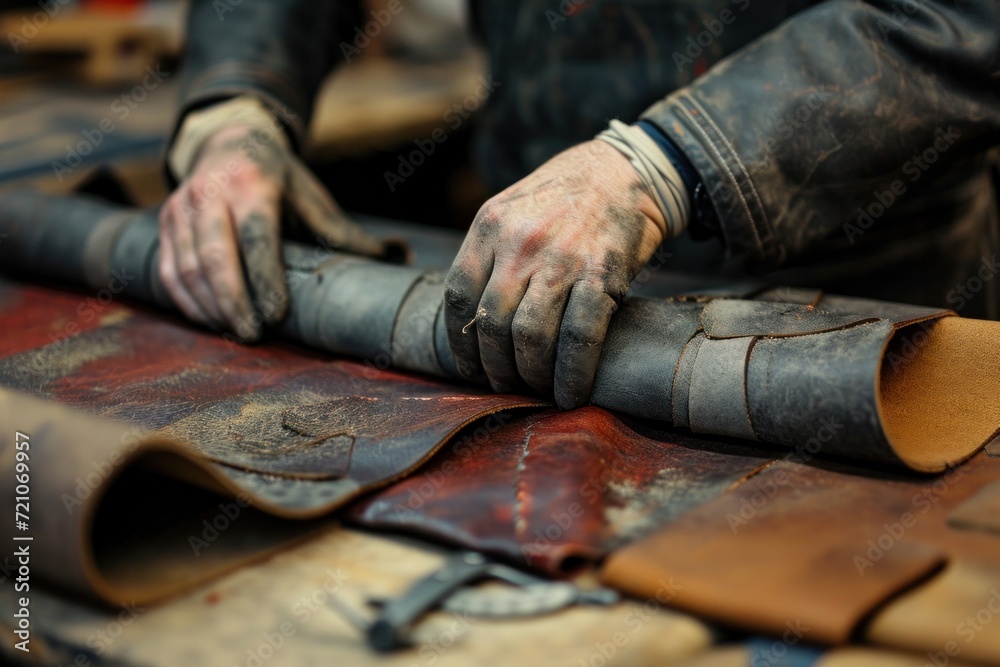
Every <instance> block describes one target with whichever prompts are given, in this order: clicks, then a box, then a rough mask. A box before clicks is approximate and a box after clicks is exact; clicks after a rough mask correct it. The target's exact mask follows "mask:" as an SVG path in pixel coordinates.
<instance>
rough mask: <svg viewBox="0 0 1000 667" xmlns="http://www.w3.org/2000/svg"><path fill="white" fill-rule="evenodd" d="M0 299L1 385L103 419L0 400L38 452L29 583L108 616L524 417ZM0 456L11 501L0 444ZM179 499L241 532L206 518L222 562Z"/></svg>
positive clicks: (45, 293) (354, 368) (479, 395)
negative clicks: (38, 548)
mask: <svg viewBox="0 0 1000 667" xmlns="http://www.w3.org/2000/svg"><path fill="white" fill-rule="evenodd" d="M0 298H2V301H0V328H2V329H3V330H4V331H5V334H6V335H5V336H4V338H3V341H2V343H0V353H2V354H3V355H5V356H4V358H3V359H0V384H2V385H3V386H4V387H6V388H7V389H8V390H16V391H17V392H24V393H30V394H34V396H36V397H38V398H41V399H48V401H54V402H55V403H59V404H62V405H64V406H74V407H77V408H82V409H83V410H86V411H87V412H89V413H91V414H92V415H96V416H100V417H102V418H104V419H94V418H91V417H89V416H88V415H84V414H82V413H78V412H76V411H72V410H67V409H66V408H64V407H60V406H59V405H55V404H54V403H52V402H38V401H34V400H31V399H29V398H27V397H26V396H23V395H22V394H18V393H14V392H10V391H5V392H4V393H3V395H2V401H0V405H2V406H3V411H2V419H0V422H2V423H0V428H2V429H3V431H4V432H5V433H8V434H13V433H14V432H15V431H20V432H23V433H27V434H28V435H31V436H32V437H33V438H34V441H35V442H37V445H35V448H34V449H33V450H32V461H33V466H32V471H34V475H33V477H32V500H33V501H34V503H35V505H34V512H33V513H32V515H33V517H35V519H34V521H33V523H32V530H33V531H37V532H34V534H35V535H36V540H37V542H38V543H39V544H48V545H50V547H49V548H50V549H53V547H54V546H55V545H60V548H58V549H53V550H52V551H51V552H50V553H49V555H48V556H46V557H45V558H44V559H43V560H42V561H41V562H42V563H43V564H42V565H41V566H40V567H38V568H37V569H36V570H35V572H36V573H38V574H39V575H40V576H41V577H43V578H44V579H47V580H48V581H50V582H52V583H55V584H57V585H59V586H62V587H63V588H66V589H69V590H72V591H74V592H76V593H79V594H83V595H89V596H93V597H98V598H101V599H103V600H105V601H107V602H112V603H113V602H117V601H120V600H121V599H124V597H125V596H131V597H135V598H136V599H137V600H143V601H147V602H148V601H152V600H156V599H160V598H162V597H165V596H169V595H171V594H173V593H176V592H177V591H179V590H181V589H183V588H185V587H188V586H191V585H193V584H194V583H196V582H198V581H202V580H204V579H205V578H206V577H211V576H215V575H217V574H218V573H220V572H222V571H225V570H226V569H229V568H231V567H234V566H235V565H237V564H238V563H240V562H244V561H246V560H247V559H252V558H254V557H260V556H261V555H262V554H265V553H268V552H270V551H271V550H273V548H274V546H275V545H277V544H281V543H283V542H285V543H287V541H288V540H287V539H286V538H287V537H288V535H289V534H291V535H295V536H299V535H301V533H302V531H303V527H302V526H300V525H297V524H289V525H284V522H280V521H278V520H276V519H270V518H268V519H265V518H264V517H265V516H266V515H267V514H269V515H273V516H276V517H284V518H292V517H294V518H300V519H306V518H310V517H318V516H323V515H325V514H328V513H329V512H330V511H332V510H334V509H336V508H338V507H340V506H342V505H343V504H344V503H346V502H347V501H349V500H351V499H353V498H355V497H357V496H358V495H359V494H361V493H362V492H364V491H366V490H368V489H371V488H375V487H377V486H379V485H384V484H386V483H389V482H391V481H393V480H395V479H397V478H399V477H401V476H403V475H405V474H407V473H408V472H410V471H411V470H412V469H414V468H415V467H417V466H419V465H420V464H422V463H423V462H424V461H426V460H427V459H428V458H429V457H430V456H431V455H432V454H433V453H434V452H435V451H436V450H437V448H439V447H440V446H441V445H442V444H443V443H445V442H447V441H448V439H449V438H451V437H452V435H453V434H454V433H456V432H457V431H459V430H461V429H462V427H464V426H465V425H467V424H469V423H472V422H474V421H476V420H478V419H480V418H482V417H484V416H486V415H489V414H492V413H496V412H499V411H504V410H514V409H518V408H526V407H532V406H538V405H540V403H539V402H538V401H534V400H532V399H525V398H523V397H516V396H501V395H495V394H492V393H488V392H484V391H481V390H478V389H475V388H462V387H456V386H454V385H451V384H444V383H441V382H436V381H433V380H428V379H425V378H420V377H416V376H404V375H400V374H397V373H392V372H387V371H381V370H378V369H377V368H374V367H370V366H365V365H364V364H361V363H356V362H351V361H341V360H331V359H328V358H321V357H318V356H316V355H314V354H312V353H310V352H307V351H302V350H297V349H294V348H292V347H290V346H287V345H284V344H272V345H266V346H260V347H257V348H249V347H245V346H241V345H234V344H231V343H229V342H227V341H226V340H224V339H223V338H221V337H219V336H215V335H211V334H206V333H199V332H196V331H193V330H191V329H190V328H188V327H185V326H179V325H176V324H172V323H170V322H168V321H164V320H163V319H162V318H161V317H157V316H152V315H149V314H146V313H143V312H141V311H138V310H133V309H130V308H125V307H123V306H119V305H106V306H105V305H104V304H101V303H99V302H97V301H95V300H93V299H91V300H90V301H88V297H84V296H80V295H75V294H70V293H62V292H54V291H52V290H49V289H46V288H41V287H26V286H17V285H14V284H11V283H4V284H3V286H2V292H0ZM112 420H114V421H112ZM2 451H3V457H2V468H3V475H4V477H3V484H4V489H5V491H6V493H5V497H6V496H10V497H11V498H12V496H13V488H12V486H11V480H13V477H14V475H13V466H14V464H15V461H14V442H13V439H12V438H4V440H3V450H2ZM126 472H127V473H128V474H123V473H126ZM164 477H167V478H169V479H164ZM178 482H181V484H180V485H179V484H178ZM191 484H193V485H195V487H200V488H202V489H205V490H208V491H210V492H212V493H221V494H223V495H224V496H225V497H227V499H228V500H231V499H233V498H238V499H242V501H241V503H239V504H238V508H244V509H237V510H234V511H236V512H237V513H238V514H242V515H243V516H246V515H248V514H251V513H252V514H253V515H254V516H255V517H256V519H254V520H253V521H250V520H246V521H235V520H234V521H231V522H227V521H225V520H224V519H222V520H220V523H232V525H233V526H234V527H238V528H233V529H231V530H230V531H229V532H228V533H227V534H226V537H225V539H220V540H219V544H225V545H228V547H229V548H226V547H219V546H217V545H216V544H215V543H212V547H213V548H211V549H205V550H200V549H197V548H195V547H196V546H197V539H195V541H194V542H192V540H191V538H199V537H203V534H204V533H205V531H206V530H207V527H206V526H203V525H202V523H201V521H203V520H208V521H209V523H211V522H212V521H213V520H215V519H216V518H217V515H218V514H219V512H220V511H223V510H221V509H220V507H222V505H225V506H226V508H229V505H226V503H224V502H223V503H222V505H220V502H222V501H221V500H220V499H219V498H216V497H215V496H212V495H208V496H205V495H204V494H202V495H198V493H199V492H198V491H197V488H195V489H193V490H192V489H191V487H190V486H189V485H191ZM148 489H155V490H156V492H155V493H152V492H149V491H148ZM190 496H196V497H197V501H193V500H192V501H191V502H187V500H190V498H189V497H190ZM106 499H107V500H106ZM105 500H106V502H105ZM175 501H176V502H175ZM227 502H228V501H227ZM230 504H231V503H230ZM10 506H13V504H11V505H10ZM245 508H252V509H253V510H254V511H253V512H249V511H247V510H246V509H245ZM206 509H207V511H208V515H206V516H203V514H204V513H205V511H206ZM229 509H231V508H229ZM223 513H224V512H223ZM102 517H103V518H102ZM261 522H264V523H266V530H264V531H263V532H260V531H256V530H252V527H253V526H255V525H258V524H260V523H261ZM117 524H121V526H122V528H121V529H119V530H115V529H113V526H114V525H117ZM243 530H246V531H248V535H247V536H245V537H240V536H238V535H237V533H240V532H242V531H243ZM209 533H211V531H210V530H209ZM251 535H257V536H258V538H255V539H251ZM67 536H73V537H72V539H67ZM193 545H194V546H193ZM202 552H204V554H208V556H207V557H206V556H204V555H203V553H202ZM37 562H38V561H36V563H37Z"/></svg>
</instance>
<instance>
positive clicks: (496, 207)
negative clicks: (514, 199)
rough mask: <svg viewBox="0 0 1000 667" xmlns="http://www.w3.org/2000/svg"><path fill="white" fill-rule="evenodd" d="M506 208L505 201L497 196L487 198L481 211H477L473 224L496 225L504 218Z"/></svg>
mask: <svg viewBox="0 0 1000 667" xmlns="http://www.w3.org/2000/svg"><path fill="white" fill-rule="evenodd" d="M505 208H506V207H505V206H504V204H503V202H502V201H501V200H500V199H498V198H497V197H493V198H491V199H489V200H487V201H486V203H485V204H483V205H482V207H480V209H479V212H478V213H476V217H475V219H474V220H473V225H474V226H481V227H494V226H496V225H498V224H499V223H500V222H501V220H503V216H504V209H505Z"/></svg>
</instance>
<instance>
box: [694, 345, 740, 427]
mask: <svg viewBox="0 0 1000 667" xmlns="http://www.w3.org/2000/svg"><path fill="white" fill-rule="evenodd" d="M754 340H755V339H754V338H732V339H728V340H708V339H706V340H705V342H704V343H702V345H701V347H699V348H698V356H697V357H696V359H695V363H694V371H693V372H692V374H691V388H690V390H689V397H688V421H689V422H690V423H691V430H692V431H694V432H695V433H711V434H712V435H726V436H730V437H733V438H743V439H745V440H756V439H757V435H756V434H755V433H754V429H753V425H752V424H751V423H750V415H749V413H748V410H747V391H746V381H745V378H746V368H747V361H748V360H749V358H750V350H751V349H753V344H754Z"/></svg>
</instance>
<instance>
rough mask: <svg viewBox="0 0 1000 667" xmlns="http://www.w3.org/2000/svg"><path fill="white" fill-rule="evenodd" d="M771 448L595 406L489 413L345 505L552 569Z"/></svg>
mask: <svg viewBox="0 0 1000 667" xmlns="http://www.w3.org/2000/svg"><path fill="white" fill-rule="evenodd" d="M634 426H636V427H637V428H641V427H638V425H634ZM772 458H773V453H772V452H769V451H767V450H760V449H754V448H753V447H750V446H746V445H742V444H733V443H730V442H724V441H713V440H704V439H696V438H693V437H691V436H688V435H684V434H679V433H668V432H657V431H652V430H650V429H648V428H643V429H642V430H641V432H639V431H636V430H635V428H633V426H630V425H629V424H627V423H625V422H624V421H622V420H621V419H619V418H618V417H616V416H614V415H613V414H611V413H609V412H607V411H606V410H603V409H600V408H594V407H588V408H582V409H580V410H574V411H572V412H566V413H564V412H558V411H554V410H553V411H547V412H542V413H536V414H531V415H528V416H527V417H522V418H519V419H514V420H512V419H509V418H505V416H504V415H497V416H494V417H490V418H488V419H486V420H485V421H484V422H481V424H480V425H478V427H477V428H475V429H474V430H472V431H470V432H468V433H467V434H466V435H465V436H464V437H460V438H458V439H456V440H454V441H453V442H452V443H450V444H449V445H447V446H446V447H444V448H442V449H441V451H440V452H438V454H436V455H435V458H434V459H433V460H432V461H431V462H430V464H429V465H428V466H426V467H425V468H423V469H422V470H420V471H418V472H417V473H416V474H414V475H412V476H410V477H408V478H406V479H403V480H400V481H399V482H396V483H395V484H393V485H392V486H390V487H387V488H385V489H383V490H380V491H378V492H376V493H375V494H374V495H372V496H370V497H369V498H366V499H364V500H362V501H360V502H359V503H356V504H355V505H353V506H352V507H351V509H350V512H349V516H350V517H351V519H352V520H354V521H357V522H359V523H362V524H364V525H367V526H372V527H377V528H391V529H399V530H407V531H411V532H418V533H421V534H424V535H432V536H435V537H438V538H441V539H444V540H446V541H449V542H452V543H459V544H462V545H464V546H467V547H471V548H475V549H481V550H484V551H489V552H492V553H494V554H497V555H500V556H504V557H506V558H507V559H509V560H511V561H514V562H515V563H519V564H521V565H530V566H532V567H536V568H542V569H544V570H547V571H548V572H551V573H553V574H558V573H561V572H565V571H567V570H572V569H573V568H574V567H575V566H577V565H579V564H580V563H582V562H585V561H593V560H595V559H597V558H599V557H601V556H604V555H605V554H607V553H608V552H609V551H610V550H612V549H613V548H615V547H617V546H619V545H620V544H622V543H624V542H626V541H630V540H633V539H635V538H637V537H639V536H641V535H644V534H646V533H648V532H649V531H650V530H653V529H655V528H656V527H657V526H659V525H662V524H663V523H667V522H669V521H671V520H673V519H674V518H676V517H677V516H679V515H681V514H682V513H683V512H685V511H687V510H689V509H692V508H694V507H696V506H697V505H698V504H700V503H702V502H705V501H707V500H710V499H711V498H714V497H716V496H717V495H719V494H720V493H722V492H723V491H725V489H727V488H728V487H730V486H732V485H734V484H737V483H739V481H740V480H741V479H743V478H745V477H746V476H748V475H750V474H752V473H753V472H754V471H755V470H757V469H758V468H760V467H761V466H763V465H766V464H767V463H768V462H770V461H771V460H772Z"/></svg>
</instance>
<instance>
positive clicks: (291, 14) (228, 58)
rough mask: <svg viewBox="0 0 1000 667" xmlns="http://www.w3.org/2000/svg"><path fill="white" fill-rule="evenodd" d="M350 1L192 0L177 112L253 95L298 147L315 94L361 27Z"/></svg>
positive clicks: (357, 7)
mask: <svg viewBox="0 0 1000 667" xmlns="http://www.w3.org/2000/svg"><path fill="white" fill-rule="evenodd" d="M361 16H362V15H361V6H360V3H358V2H352V1H351V0H337V1H336V2H314V1H312V0H281V2H258V1H254V0H250V1H245V2H239V3H237V2H218V1H217V0H192V2H191V7H190V11H189V14H188V19H187V48H186V51H185V61H184V66H183V74H182V80H181V92H180V114H179V117H180V118H183V117H184V115H185V114H186V113H187V112H189V111H192V110H194V109H196V108H199V107H202V106H205V105H207V104H210V103H212V102H216V101H219V100H223V99H228V98H231V97H235V96H238V95H242V94H251V95H254V96H256V97H258V98H259V99H261V100H262V101H263V102H264V104H265V105H266V106H267V107H268V108H269V109H270V110H271V111H272V112H273V113H274V114H275V116H276V117H277V118H278V119H279V120H281V121H282V123H283V124H284V125H285V127H286V128H287V129H288V131H289V136H290V138H291V139H292V141H293V143H294V144H295V145H297V146H301V144H302V140H303V138H304V136H305V132H306V128H308V125H309V118H310V115H311V112H312V107H313V102H314V100H315V96H316V92H317V90H318V89H319V86H320V83H321V82H322V80H323V78H324V77H325V76H326V75H327V74H328V73H329V71H330V69H331V68H332V67H333V65H334V64H335V63H336V62H337V61H338V60H339V59H340V58H341V53H342V44H349V45H351V46H353V45H354V43H353V40H354V36H353V34H351V31H352V30H353V29H354V27H355V26H359V25H361V24H362V20H361Z"/></svg>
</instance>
